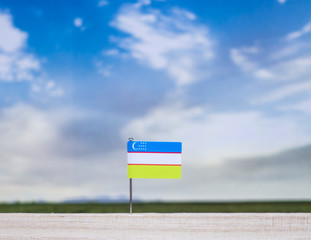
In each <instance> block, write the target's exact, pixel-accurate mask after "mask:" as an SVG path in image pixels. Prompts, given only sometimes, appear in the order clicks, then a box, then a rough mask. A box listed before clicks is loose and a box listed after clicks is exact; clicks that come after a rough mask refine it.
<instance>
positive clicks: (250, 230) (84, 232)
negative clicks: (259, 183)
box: [0, 213, 311, 240]
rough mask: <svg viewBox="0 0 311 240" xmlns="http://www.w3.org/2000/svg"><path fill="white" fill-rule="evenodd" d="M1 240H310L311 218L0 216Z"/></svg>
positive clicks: (296, 215)
mask: <svg viewBox="0 0 311 240" xmlns="http://www.w3.org/2000/svg"><path fill="white" fill-rule="evenodd" d="M0 239H25V240H28V239H88V240H89V239H97V240H98V239H178V240H181V239H213V240H220V239H232V240H235V239H240V240H241V239H245V240H246V239H247V240H249V239H255V240H256V239H258V240H259V239H265V240H270V239H273V240H275V239H282V240H285V239H311V214H310V213H290V214H286V213H256V214H254V213H239V214H236V213H235V214H229V213H201V214H200V213H199V214H198V213H178V214H152V213H148V214H146V213H142V214H27V213H26V214H25V213H20V214H0Z"/></svg>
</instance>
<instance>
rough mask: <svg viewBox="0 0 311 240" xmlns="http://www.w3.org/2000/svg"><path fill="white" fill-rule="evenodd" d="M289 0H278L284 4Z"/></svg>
mask: <svg viewBox="0 0 311 240" xmlns="http://www.w3.org/2000/svg"><path fill="white" fill-rule="evenodd" d="M286 1H287V0H278V2H279V3H281V4H283V3H286Z"/></svg>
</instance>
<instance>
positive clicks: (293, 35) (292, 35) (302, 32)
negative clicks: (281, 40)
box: [286, 22, 311, 40]
mask: <svg viewBox="0 0 311 240" xmlns="http://www.w3.org/2000/svg"><path fill="white" fill-rule="evenodd" d="M310 32H311V22H309V23H307V24H306V25H305V26H304V27H303V28H302V29H300V30H298V31H295V32H292V33H289V34H288V35H287V36H286V39H287V40H294V39H297V38H300V37H302V36H304V35H306V34H308V33H310Z"/></svg>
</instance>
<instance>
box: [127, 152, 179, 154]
mask: <svg viewBox="0 0 311 240" xmlns="http://www.w3.org/2000/svg"><path fill="white" fill-rule="evenodd" d="M127 153H162V154H181V152H127Z"/></svg>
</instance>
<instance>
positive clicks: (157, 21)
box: [112, 1, 214, 85]
mask: <svg viewBox="0 0 311 240" xmlns="http://www.w3.org/2000/svg"><path fill="white" fill-rule="evenodd" d="M149 4H150V1H140V2H138V3H136V4H132V5H126V6H125V7H123V8H122V10H121V11H120V12H119V14H118V15H117V16H116V18H115V20H114V21H113V23H112V26H114V27H116V28H117V29H119V30H121V31H123V32H125V33H127V34H129V35H130V36H129V37H127V38H124V39H122V40H120V41H119V46H120V47H121V48H124V49H126V50H128V51H129V53H130V54H131V56H132V57H133V58H135V59H137V60H139V61H140V62H141V63H143V64H146V65H148V66H150V67H151V68H153V69H156V70H164V71H166V72H167V73H168V74H169V75H170V76H171V77H172V78H173V79H174V80H175V82H176V83H177V84H178V85H185V84H189V83H193V82H195V81H198V80H200V79H202V78H204V77H206V76H207V72H209V71H208V66H209V63H210V60H211V59H212V58H213V56H214V51H213V43H212V40H211V39H210V36H209V34H208V29H207V28H206V27H205V26H202V25H199V24H198V23H197V22H194V20H195V18H196V16H195V15H194V14H193V13H190V12H188V11H185V10H182V9H177V8H175V9H173V10H172V13H171V14H170V15H164V14H162V13H161V12H160V11H159V10H155V9H152V8H150V7H148V9H147V10H145V8H146V7H143V6H146V5H149Z"/></svg>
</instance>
